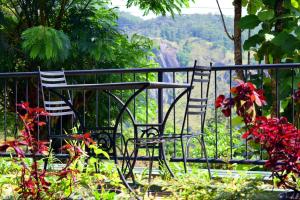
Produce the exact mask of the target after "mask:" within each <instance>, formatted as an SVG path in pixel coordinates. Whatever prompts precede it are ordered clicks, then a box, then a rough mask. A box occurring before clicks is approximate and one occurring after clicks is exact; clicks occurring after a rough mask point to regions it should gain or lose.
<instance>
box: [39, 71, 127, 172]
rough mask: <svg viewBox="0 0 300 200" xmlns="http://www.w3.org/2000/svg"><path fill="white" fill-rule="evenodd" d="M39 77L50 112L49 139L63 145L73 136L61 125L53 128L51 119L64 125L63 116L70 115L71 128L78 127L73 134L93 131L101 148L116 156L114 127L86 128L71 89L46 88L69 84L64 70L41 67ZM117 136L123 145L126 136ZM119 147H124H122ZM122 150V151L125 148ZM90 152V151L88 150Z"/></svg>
mask: <svg viewBox="0 0 300 200" xmlns="http://www.w3.org/2000/svg"><path fill="white" fill-rule="evenodd" d="M39 78H40V86H41V92H42V97H43V102H44V108H45V110H46V111H47V112H48V116H47V125H48V137H49V139H51V140H52V141H53V142H55V141H56V143H57V142H58V143H60V144H58V146H61V145H62V144H63V140H65V139H70V138H71V135H70V134H66V133H65V132H64V131H63V128H62V127H59V128H58V129H59V130H57V129H52V128H51V119H53V120H54V119H55V118H56V120H57V121H58V120H60V123H54V124H58V125H59V124H60V125H62V124H66V123H63V121H64V119H63V118H65V117H69V118H71V127H69V130H71V129H72V128H74V127H76V128H77V131H75V132H74V133H73V134H82V133H85V132H87V131H89V132H91V136H92V138H93V139H94V140H95V141H96V142H97V143H98V145H100V146H101V148H102V149H103V150H104V151H106V152H107V153H108V154H109V155H110V156H115V155H116V154H115V152H112V151H113V149H114V148H113V145H115V142H116V141H113V130H114V127H95V128H86V127H85V126H84V123H83V121H82V119H81V117H80V115H79V113H78V112H77V111H76V109H75V108H74V106H73V103H72V100H71V95H70V92H69V90H64V91H54V90H51V91H49V90H47V89H46V88H45V87H49V86H64V85H67V81H66V76H65V73H64V71H63V70H61V71H40V69H39ZM58 122H59V121H58ZM116 138H121V145H123V144H124V138H123V136H122V134H120V133H118V134H116ZM119 148H121V149H122V147H119ZM87 151H88V149H87ZM120 151H121V152H122V151H123V150H120ZM88 153H90V152H89V151H88ZM96 170H97V168H96Z"/></svg>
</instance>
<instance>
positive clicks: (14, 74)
mask: <svg viewBox="0 0 300 200" xmlns="http://www.w3.org/2000/svg"><path fill="white" fill-rule="evenodd" d="M291 68H300V63H284V64H256V65H222V66H221V65H214V66H212V70H213V71H224V70H238V69H243V70H254V69H291ZM192 69H193V67H169V68H127V69H88V70H65V73H66V75H67V76H80V75H89V74H112V73H115V74H122V73H159V72H186V71H191V70H192ZM35 76H38V71H33V72H2V73H0V78H8V77H9V78H20V77H35Z"/></svg>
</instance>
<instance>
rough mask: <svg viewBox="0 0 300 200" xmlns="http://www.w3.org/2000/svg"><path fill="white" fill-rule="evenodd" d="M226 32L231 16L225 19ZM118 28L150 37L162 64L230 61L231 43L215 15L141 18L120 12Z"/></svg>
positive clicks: (205, 63) (187, 64)
mask: <svg viewBox="0 0 300 200" xmlns="http://www.w3.org/2000/svg"><path fill="white" fill-rule="evenodd" d="M225 21H226V24H227V25H228V30H229V32H232V30H233V26H232V19H231V18H225ZM118 23H119V28H120V29H121V30H123V31H125V32H127V33H129V34H135V33H137V34H141V35H145V36H147V37H150V38H152V39H154V41H155V43H156V44H157V49H156V50H155V54H156V56H157V60H158V62H159V63H160V65H161V66H162V67H179V66H190V65H192V63H193V60H194V59H197V60H198V62H199V63H200V64H203V65H207V64H209V63H210V62H213V63H215V64H229V63H230V64H232V63H233V53H232V52H233V43H232V41H231V40H229V39H228V38H227V36H226V35H225V33H224V29H223V26H222V23H221V21H220V16H218V15H211V14H207V15H202V14H193V15H181V16H175V17H174V19H173V18H171V17H157V18H154V19H150V20H143V19H141V18H139V17H135V16H132V15H130V14H129V13H124V12H121V13H120V17H119V20H118Z"/></svg>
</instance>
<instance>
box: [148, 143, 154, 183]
mask: <svg viewBox="0 0 300 200" xmlns="http://www.w3.org/2000/svg"><path fill="white" fill-rule="evenodd" d="M154 150H155V145H154V146H153V147H152V152H151V155H149V156H150V163H149V177H148V183H149V184H150V182H151V175H152V167H153V160H154V158H153V157H154Z"/></svg>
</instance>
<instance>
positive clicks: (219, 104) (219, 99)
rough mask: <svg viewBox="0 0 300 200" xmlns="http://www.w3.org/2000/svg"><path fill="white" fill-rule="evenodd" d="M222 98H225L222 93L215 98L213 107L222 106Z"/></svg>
mask: <svg viewBox="0 0 300 200" xmlns="http://www.w3.org/2000/svg"><path fill="white" fill-rule="evenodd" d="M224 99H225V96H224V95H220V96H218V97H217V99H216V102H215V107H216V108H220V107H221V106H222V103H223V101H224Z"/></svg>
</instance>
